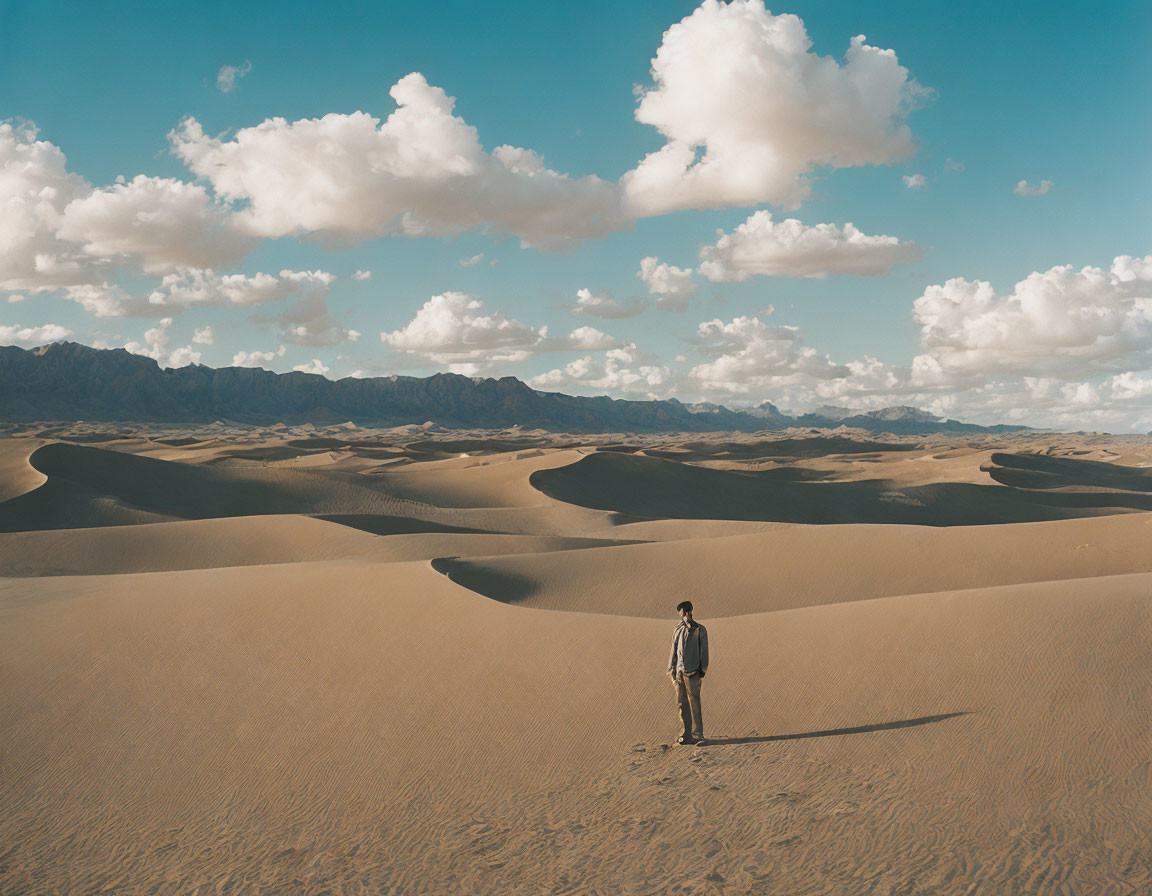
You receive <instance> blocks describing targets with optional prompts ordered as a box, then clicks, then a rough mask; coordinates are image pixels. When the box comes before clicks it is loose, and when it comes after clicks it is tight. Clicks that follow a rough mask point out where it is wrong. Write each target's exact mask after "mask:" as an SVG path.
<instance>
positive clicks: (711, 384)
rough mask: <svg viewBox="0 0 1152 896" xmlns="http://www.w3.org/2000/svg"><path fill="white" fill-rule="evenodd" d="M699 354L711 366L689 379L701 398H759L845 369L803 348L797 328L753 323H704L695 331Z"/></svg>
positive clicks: (835, 375)
mask: <svg viewBox="0 0 1152 896" xmlns="http://www.w3.org/2000/svg"><path fill="white" fill-rule="evenodd" d="M697 336H698V342H699V344H700V351H701V353H702V354H704V355H705V356H706V357H709V358H711V360H709V361H707V362H705V363H703V364H698V365H696V366H695V367H693V368H692V370H691V372H690V375H691V377H692V379H693V380H695V382H696V384H697V385H698V386H699V387H700V388H701V389H703V390H704V391H705V392H712V393H718V394H723V395H743V394H748V393H754V394H762V393H766V392H767V391H768V390H771V389H775V388H779V387H781V386H785V385H788V384H789V383H794V382H797V381H809V380H813V379H835V378H838V377H843V376H845V375H847V374H848V372H849V371H848V369H847V368H846V367H845V366H843V365H840V364H835V363H833V362H832V360H831V359H830V358H829V357H828V356H827V355H822V354H820V353H819V352H817V351H816V350H815V349H813V348H809V347H808V346H806V345H804V340H803V334H802V333H801V332H800V330H799V328H797V327H789V326H781V327H770V326H768V325H767V324H765V323H764V322H763V321H761V320H760V318H759V317H736V318H733V319H732V320H731V321H728V322H727V323H725V322H724V321H721V320H720V319H716V320H710V321H704V322H703V323H701V324H700V325H699V327H697Z"/></svg>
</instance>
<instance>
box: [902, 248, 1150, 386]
mask: <svg viewBox="0 0 1152 896" xmlns="http://www.w3.org/2000/svg"><path fill="white" fill-rule="evenodd" d="M913 307H914V313H915V315H916V320H917V321H918V322H919V323H920V325H921V328H922V329H921V345H922V349H923V352H924V355H925V356H927V357H926V358H924V359H923V361H922V363H924V364H927V363H931V364H934V365H936V366H938V367H939V368H940V369H942V370H943V371H946V372H950V373H961V374H963V373H966V374H970V375H985V376H993V375H996V374H1005V373H1017V374H1027V375H1034V376H1055V377H1059V378H1062V379H1072V378H1075V377H1078V376H1089V375H1092V374H1099V373H1123V372H1127V371H1130V370H1134V369H1135V370H1139V369H1143V368H1144V367H1147V366H1149V365H1152V256H1148V257H1146V258H1132V257H1130V256H1119V257H1117V258H1116V259H1115V260H1114V261H1113V262H1112V265H1111V267H1110V268H1108V269H1103V268H1097V267H1086V268H1082V269H1081V270H1075V269H1074V268H1073V267H1072V266H1071V265H1063V266H1059V267H1054V268H1050V269H1049V270H1047V271H1043V272H1036V273H1033V274H1030V275H1029V276H1028V277H1027V278H1025V279H1024V280H1022V281H1020V282H1019V283H1017V284H1016V287H1015V289H1014V290H1013V291H1012V292H1011V293H1010V294H1008V295H998V294H997V293H996V291H995V290H994V289H993V288H992V285H991V284H990V283H987V282H985V281H979V280H977V281H969V280H964V279H961V278H956V279H953V280H949V281H947V282H946V283H944V284H941V285H935V286H930V287H928V289H926V290H925V291H924V294H923V295H921V296H920V298H918V299H917V300H916V302H915V303H914V306H913ZM917 360H921V359H917Z"/></svg>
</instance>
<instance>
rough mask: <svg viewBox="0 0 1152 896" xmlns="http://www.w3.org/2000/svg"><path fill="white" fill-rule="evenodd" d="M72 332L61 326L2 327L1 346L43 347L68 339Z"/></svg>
mask: <svg viewBox="0 0 1152 896" xmlns="http://www.w3.org/2000/svg"><path fill="white" fill-rule="evenodd" d="M71 335H72V331H71V330H69V329H68V328H67V327H62V326H60V325H59V324H42V325H41V326H39V327H21V326H15V327H11V326H0V345H43V344H44V343H46V342H56V341H57V340H60V339H67V338H68V337H69V336H71Z"/></svg>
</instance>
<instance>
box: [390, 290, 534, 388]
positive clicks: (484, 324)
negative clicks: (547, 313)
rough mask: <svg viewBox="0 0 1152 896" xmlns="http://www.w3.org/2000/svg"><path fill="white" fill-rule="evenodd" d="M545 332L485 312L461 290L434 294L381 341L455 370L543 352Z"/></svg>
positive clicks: (522, 357) (495, 313)
mask: <svg viewBox="0 0 1152 896" xmlns="http://www.w3.org/2000/svg"><path fill="white" fill-rule="evenodd" d="M547 338H548V328H547V327H541V328H540V329H539V330H538V329H536V328H535V327H531V326H529V325H528V324H524V323H521V322H520V321H518V320H513V319H511V318H508V317H505V316H504V315H503V314H502V313H501V312H499V311H493V312H491V313H486V312H485V310H484V303H483V302H482V301H480V300H479V299H478V298H476V297H475V296H470V295H467V294H466V293H462V292H446V293H443V294H442V295H438V296H433V297H432V298H430V299H429V300H428V301H427V302H425V303H424V306H423V307H422V308H421V309H420V310H419V311H417V312H416V316H415V317H413V318H412V320H411V321H409V323H408V325H407V326H405V327H403V328H402V329H400V330H394V331H393V332H391V333H381V334H380V339H381V340H382V341H383V342H385V343H386V344H388V345H390V346H392V347H393V348H396V349H399V350H400V351H403V352H408V353H410V354H414V355H423V356H425V357H427V358H428V359H430V360H432V361H434V362H436V363H437V364H447V365H448V366H449V368H450V369H452V370H455V371H458V372H471V371H472V370H474V369H475V368H476V366H477V365H486V364H492V363H497V362H507V361H523V360H525V359H527V358H529V357H531V356H532V355H533V354H536V353H537V352H538V351H540V350H541V348H542V346H543V345H544V343H545V340H546V339H547Z"/></svg>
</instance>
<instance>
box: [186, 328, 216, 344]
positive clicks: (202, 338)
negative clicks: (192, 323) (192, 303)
mask: <svg viewBox="0 0 1152 896" xmlns="http://www.w3.org/2000/svg"><path fill="white" fill-rule="evenodd" d="M192 341H193V342H195V343H196V344H197V345H211V344H212V343H213V342H215V341H216V337H215V335H214V334H213V333H212V328H211V327H197V328H196V330H195V331H194V332H193V333H192Z"/></svg>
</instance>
